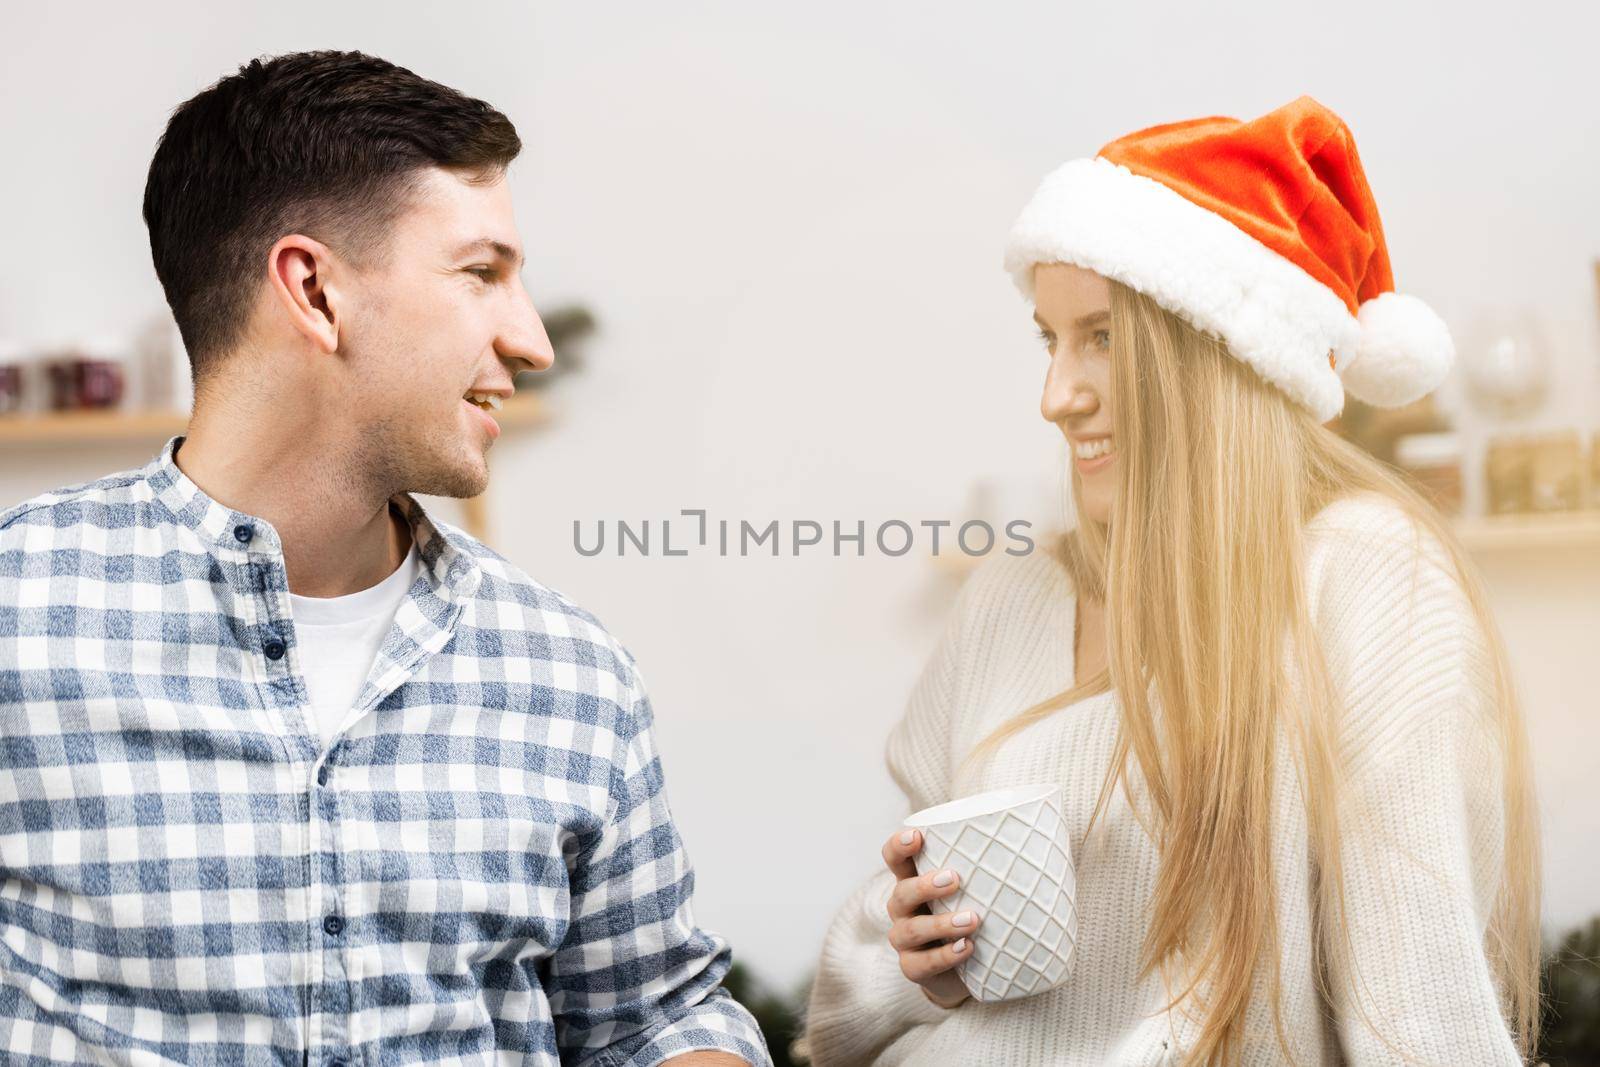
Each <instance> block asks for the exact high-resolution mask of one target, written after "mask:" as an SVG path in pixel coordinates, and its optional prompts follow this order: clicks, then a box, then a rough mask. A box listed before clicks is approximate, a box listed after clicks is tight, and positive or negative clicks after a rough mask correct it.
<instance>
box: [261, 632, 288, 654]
mask: <svg viewBox="0 0 1600 1067" xmlns="http://www.w3.org/2000/svg"><path fill="white" fill-rule="evenodd" d="M283 649H284V646H283V642H282V641H279V640H278V639H277V638H276V637H270V638H268V639H267V640H266V642H265V643H264V644H262V646H261V651H263V652H265V653H266V654H267V658H268V659H282V658H283Z"/></svg>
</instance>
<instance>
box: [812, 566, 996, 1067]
mask: <svg viewBox="0 0 1600 1067" xmlns="http://www.w3.org/2000/svg"><path fill="white" fill-rule="evenodd" d="M983 577H984V576H983V575H982V571H981V570H980V572H979V573H978V574H974V575H973V576H972V578H971V579H969V580H968V582H967V583H966V585H965V586H964V587H963V588H962V592H961V594H960V596H959V597H958V598H957V601H956V606H955V609H954V611H953V612H952V613H951V617H950V619H949V621H948V622H947V623H946V625H945V629H944V632H943V634H942V636H941V638H940V640H939V643H938V646H937V647H936V648H935V649H934V652H933V655H932V656H931V657H930V658H929V660H928V661H927V663H926V665H925V666H924V667H923V670H922V673H921V675H920V676H919V677H918V679H917V682H916V684H915V685H914V687H913V688H912V692H911V697H910V699H909V701H908V702H907V705H906V710H905V714H904V715H903V716H902V718H901V719H900V721H899V722H898V723H897V724H896V725H895V727H894V729H893V731H892V732H891V734H890V737H889V742H888V745H887V749H886V756H887V762H888V767H889V774H890V776H891V777H892V778H893V779H894V781H895V783H896V784H897V785H899V787H900V788H901V790H902V791H903V792H904V793H905V795H906V799H907V801H908V803H909V805H910V806H909V808H908V809H907V811H908V812H910V811H918V810H921V809H922V808H924V807H927V806H928V805H930V804H936V803H939V802H940V801H941V800H943V799H945V793H946V791H947V790H948V787H949V777H950V774H949V760H950V735H951V730H952V726H953V722H952V715H953V710H954V708H955V707H957V696H956V689H957V683H958V674H959V660H960V656H961V652H962V648H963V646H964V641H963V640H962V634H963V632H964V631H965V626H964V622H963V620H964V617H965V616H966V615H967V613H968V610H969V605H970V603H971V601H972V598H973V592H974V589H975V588H976V587H977V586H978V585H979V584H980V581H981V579H982V578H983ZM892 829H893V828H892V827H885V828H884V834H883V836H884V837H885V838H887V837H888V836H889V832H890V831H891V830H892ZM893 888H894V875H893V874H892V873H891V872H890V871H889V870H888V869H887V868H886V867H884V866H883V864H882V861H881V860H879V861H878V869H877V871H876V872H875V873H874V874H873V875H872V876H871V877H869V878H868V879H867V880H866V881H865V882H864V883H862V884H861V885H860V886H859V887H858V888H857V889H856V890H855V892H853V893H852V894H851V896H850V898H849V899H848V900H847V901H846V902H845V904H844V906H843V907H842V908H840V909H839V911H838V912H837V914H835V916H834V918H833V921H832V923H831V924H830V925H829V927H828V932H827V934H826V936H825V937H824V940H823V946H822V957H821V959H820V961H819V963H818V965H817V971H816V977H815V979H814V980H813V983H812V986H811V996H810V1001H809V1004H808V1006H807V1009H806V1022H805V1041H806V1045H807V1047H808V1051H809V1053H810V1055H811V1062H812V1063H813V1064H815V1065H816V1067H851V1065H854V1064H870V1063H872V1062H873V1061H874V1060H876V1059H877V1057H878V1056H879V1055H881V1054H882V1052H883V1050H884V1049H885V1048H887V1047H888V1046H889V1045H890V1044H891V1043H892V1042H893V1041H894V1040H895V1039H897V1038H898V1037H900V1036H901V1035H903V1034H904V1033H905V1032H906V1031H907V1030H909V1029H910V1028H911V1027H913V1026H916V1025H919V1024H922V1023H933V1022H938V1021H939V1020H941V1019H943V1018H945V1017H946V1016H947V1015H948V1014H949V1012H950V1010H952V1009H945V1008H941V1007H939V1006H938V1005H936V1004H934V1003H933V1002H932V1001H931V1000H929V999H928V998H927V997H926V996H925V995H924V994H923V992H922V987H921V986H919V985H917V984H916V983H915V982H912V981H911V980H909V979H908V978H906V977H905V975H904V974H902V973H901V971H900V958H899V955H898V953H896V952H895V950H894V948H893V947H892V946H891V945H890V944H889V912H888V903H889V892H890V890H892V889H893ZM953 1010H959V1009H953Z"/></svg>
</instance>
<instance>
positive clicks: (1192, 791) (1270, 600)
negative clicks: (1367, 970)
mask: <svg viewBox="0 0 1600 1067" xmlns="http://www.w3.org/2000/svg"><path fill="white" fill-rule="evenodd" d="M1111 336H1112V367H1111V404H1112V409H1113V413H1112V432H1113V434H1114V439H1115V441H1116V442H1117V453H1118V467H1119V468H1120V481H1119V485H1118V487H1117V497H1116V503H1115V505H1114V508H1115V521H1114V522H1112V523H1110V524H1109V525H1103V524H1100V523H1096V522H1093V521H1090V520H1088V519H1086V518H1083V517H1082V516H1083V509H1082V506H1081V497H1080V495H1079V494H1080V491H1081V487H1080V485H1079V483H1078V479H1077V476H1076V475H1074V476H1073V479H1072V485H1073V495H1074V499H1075V500H1077V501H1078V503H1079V507H1078V514H1079V516H1080V519H1079V522H1078V525H1077V528H1076V529H1075V530H1073V531H1071V532H1070V533H1069V534H1068V535H1066V536H1065V537H1064V538H1062V540H1061V541H1060V542H1059V544H1058V545H1056V546H1055V547H1056V551H1057V552H1058V553H1059V555H1060V558H1061V562H1062V563H1063V564H1064V565H1065V566H1066V568H1067V570H1068V572H1069V574H1070V576H1071V579H1072V582H1073V586H1074V588H1075V590H1076V595H1077V596H1078V597H1079V598H1080V599H1089V600H1092V601H1096V602H1099V603H1102V604H1103V605H1104V611H1105V618H1106V640H1107V653H1108V655H1107V660H1108V666H1107V668H1106V669H1105V670H1103V671H1101V672H1099V673H1098V674H1097V675H1096V676H1094V677H1092V678H1087V679H1080V680H1079V681H1078V682H1077V683H1076V684H1075V685H1074V686H1073V687H1072V688H1070V689H1068V690H1067V691H1066V692H1063V693H1060V694H1058V695H1056V696H1054V697H1052V698H1050V699H1048V700H1045V701H1043V702H1042V703H1040V704H1037V705H1035V706H1033V707H1031V708H1028V709H1026V710H1024V711H1022V712H1020V713H1019V714H1017V715H1015V716H1013V717H1012V718H1010V719H1008V720H1007V721H1006V722H1005V723H1004V724H1003V725H1002V726H1001V727H1000V728H998V729H997V730H995V731H994V732H993V733H992V734H990V735H989V736H988V737H986V738H985V739H984V740H983V741H982V742H980V743H979V744H978V745H977V746H976V747H975V748H974V749H973V750H972V752H970V753H969V754H968V757H967V759H968V762H969V763H970V762H971V761H974V760H978V759H981V758H983V757H985V756H987V755H992V754H993V752H994V751H995V750H996V748H997V747H998V746H999V745H1000V744H1001V743H1002V742H1004V741H1005V740H1006V739H1007V738H1009V737H1010V736H1012V735H1014V734H1015V733H1017V732H1018V731H1020V730H1024V729H1026V728H1027V727H1029V726H1031V725H1033V724H1034V723H1036V722H1038V721H1040V720H1041V719H1044V718H1045V717H1047V716H1049V715H1051V714H1053V713H1054V712H1056V711H1059V710H1060V709H1062V708H1064V707H1066V706H1067V705H1069V704H1073V703H1075V702H1077V701H1079V700H1081V699H1083V698H1084V697H1087V696H1091V695H1094V694H1096V693H1101V692H1104V691H1106V690H1107V689H1110V688H1113V687H1114V688H1115V689H1116V691H1117V694H1118V705H1119V707H1120V709H1121V712H1120V714H1121V720H1120V730H1119V735H1118V743H1117V749H1116V754H1115V755H1114V756H1113V758H1112V761H1111V766H1110V768H1109V769H1108V773H1107V776H1106V779H1105V782H1104V785H1103V787H1102V789H1101V791H1100V798H1099V802H1098V803H1097V805H1096V808H1095V814H1096V818H1098V815H1099V814H1100V812H1102V811H1103V810H1104V807H1105V804H1106V802H1107V800H1108V798H1109V797H1110V796H1111V795H1112V793H1113V791H1114V790H1115V788H1116V786H1117V783H1118V782H1119V781H1121V782H1122V783H1123V787H1124V790H1125V791H1126V790H1128V786H1129V779H1128V757H1129V755H1130V754H1131V755H1132V757H1133V758H1134V759H1135V760H1136V761H1137V764H1138V770H1139V772H1140V775H1141V789H1142V792H1143V794H1144V796H1145V803H1146V806H1147V807H1148V809H1149V810H1148V812H1147V813H1146V815H1145V816H1144V817H1145V821H1146V824H1147V826H1148V828H1149V829H1150V831H1151V833H1152V834H1153V836H1154V839H1155V841H1156V843H1157V846H1158V848H1159V849H1160V856H1161V863H1160V868H1159V873H1158V876H1157V884H1156V888H1155V894H1154V900H1153V902H1152V912H1151V915H1150V923H1149V931H1148V935H1147V938H1146V941H1145V944H1144V946H1143V956H1142V961H1143V967H1144V971H1143V973H1146V974H1149V973H1151V972H1152V970H1153V969H1154V970H1158V971H1159V973H1162V974H1163V976H1164V977H1166V978H1167V979H1168V982H1169V984H1168V992H1169V996H1171V998H1172V1001H1173V1004H1174V1006H1179V1005H1180V1004H1183V1003H1185V1002H1187V1006H1186V1007H1185V1010H1191V1011H1192V1010H1193V1009H1195V1008H1198V1009H1199V1011H1200V1013H1201V1016H1202V1023H1201V1028H1200V1032H1199V1037H1198V1038H1197V1040H1196V1043H1195V1045H1194V1047H1193V1048H1192V1049H1191V1050H1190V1052H1189V1056H1188V1059H1187V1062H1188V1063H1191V1064H1213V1063H1227V1062H1229V1061H1230V1060H1232V1059H1233V1058H1235V1056H1236V1055H1237V1053H1238V1051H1239V1049H1240V1046H1241V1042H1242V1039H1243V1035H1244V1020H1245V1011H1246V1007H1247V1006H1248V1004H1249V1001H1250V997H1251V991H1252V985H1253V983H1254V982H1255V981H1256V979H1257V977H1258V974H1257V972H1258V968H1261V967H1268V968H1271V970H1270V973H1266V974H1264V975H1262V976H1261V977H1263V978H1265V979H1266V981H1267V982H1268V983H1269V984H1268V988H1270V989H1271V991H1272V1009H1273V1018H1274V1021H1275V1024H1276V1026H1277V1029H1278V1038H1279V1042H1280V1044H1281V1045H1282V1044H1285V1042H1284V1041H1283V1035H1282V1026H1281V1020H1280V1018H1279V1012H1278V975H1277V956H1278V953H1277V938H1278V932H1277V929H1276V922H1275V919H1274V914H1275V912H1274V907H1273V904H1274V889H1273V885H1274V883H1273V872H1272V857H1271V852H1270V841H1269V830H1270V823H1271V817H1270V815H1271V804H1272V796H1271V783H1272V777H1273V776H1272V775H1271V774H1270V773H1267V770H1268V768H1269V767H1270V766H1271V764H1272V762H1273V760H1274V753H1275V745H1276V744H1277V742H1278V739H1279V737H1280V736H1282V737H1284V738H1285V739H1286V740H1288V741H1289V742H1290V743H1291V745H1292V749H1291V750H1292V751H1293V752H1294V753H1295V756H1296V759H1297V770H1298V773H1299V775H1300V779H1299V780H1300V783H1301V787H1302V790H1303V795H1304V797H1305V806H1306V815H1307V820H1308V822H1307V825H1308V827H1309V830H1310V836H1311V841H1310V847H1311V849H1312V856H1313V857H1314V860H1315V865H1316V872H1317V883H1316V894H1317V899H1316V902H1315V903H1316V909H1315V911H1316V917H1317V923H1318V945H1317V946H1316V950H1317V952H1318V953H1319V956H1318V970H1319V973H1324V974H1325V973H1326V966H1325V959H1324V958H1323V957H1322V956H1321V955H1320V954H1321V953H1322V952H1324V951H1326V950H1327V948H1328V947H1329V946H1344V947H1345V948H1347V947H1348V940H1347V937H1348V928H1347V927H1346V925H1345V920H1344V918H1343V910H1342V904H1343V874H1342V871H1341V869H1340V862H1339V850H1338V849H1337V848H1336V847H1332V846H1333V843H1334V842H1336V841H1337V840H1338V812H1337V805H1336V802H1335V801H1336V797H1337V796H1338V791H1339V775H1340V766H1339V761H1338V758H1337V753H1338V738H1337V732H1336V725H1335V724H1336V715H1335V702H1336V699H1337V698H1336V696H1335V693H1334V690H1333V687H1332V683H1331V681H1330V679H1329V675H1328V671H1327V667H1326V665H1325V663H1324V662H1323V658H1322V652H1321V648H1320V645H1319V642H1318V640H1317V639H1316V633H1315V630H1314V628H1313V625H1312V622H1311V620H1310V617H1309V614H1308V610H1307V606H1306V600H1305V590H1304V588H1303V577H1302V571H1301V565H1302V558H1303V557H1302V546H1301V534H1302V530H1303V529H1304V527H1305V525H1306V523H1307V522H1308V520H1309V519H1310V518H1311V517H1312V516H1314V515H1315V514H1316V513H1317V512H1318V511H1319V510H1320V509H1322V508H1323V507H1324V506H1326V505H1327V504H1329V503H1331V502H1333V501H1335V500H1338V499H1340V498H1343V497H1346V496H1350V495H1353V494H1356V493H1360V492H1363V491H1367V492H1376V493H1380V494H1382V495H1383V496H1385V497H1387V498H1389V499H1390V500H1393V501H1394V502H1395V503H1396V504H1398V505H1399V506H1400V507H1401V508H1402V509H1404V511H1405V512H1406V513H1407V514H1408V515H1410V516H1411V517H1412V519H1413V520H1415V522H1416V523H1418V524H1420V526H1421V527H1422V528H1423V529H1425V530H1427V531H1429V532H1431V533H1432V534H1433V535H1434V536H1435V537H1436V538H1437V539H1438V541H1439V543H1440V544H1441V545H1442V546H1444V548H1445V550H1446V552H1447V554H1448V556H1449V559H1450V561H1451V562H1452V563H1453V565H1454V569H1455V571H1456V574H1457V575H1458V577H1459V580H1460V584H1461V587H1462V588H1463V590H1464V591H1465V592H1466V595H1467V598H1468V600H1469V601H1470V603H1471V606H1472V609H1473V611H1474V612H1475V613H1476V615H1477V617H1478V619H1479V621H1480V622H1481V624H1482V629H1483V633H1484V635H1485V636H1486V638H1487V641H1488V644H1489V648H1490V651H1491V656H1490V659H1491V661H1492V662H1493V674H1494V684H1495V690H1496V696H1497V700H1496V706H1497V709H1498V729H1499V736H1500V741H1501V752H1502V754H1503V757H1504V775H1503V783H1504V815H1505V841H1504V848H1505V851H1504V855H1503V868H1502V869H1503V872H1504V874H1503V878H1502V882H1501V885H1500V887H1499V891H1498V893H1497V897H1496V900H1495V904H1494V911H1493V916H1492V919H1491V922H1490V925H1489V930H1488V939H1487V945H1486V948H1487V951H1488V953H1489V957H1490V960H1491V965H1492V968H1493V971H1494V974H1495V977H1496V979H1497V981H1498V986H1499V989H1500V992H1501V996H1502V999H1503V1002H1504V1010H1505V1012H1506V1015H1507V1018H1508V1019H1509V1021H1510V1023H1511V1025H1512V1028H1513V1032H1514V1034H1515V1036H1516V1038H1517V1040H1518V1043H1519V1045H1520V1046H1521V1048H1522V1050H1523V1052H1524V1055H1531V1054H1532V1051H1533V1049H1534V1047H1535V1045H1536V1043H1537V1030H1538V988H1539V987H1538V976H1539V855H1538V839H1537V830H1538V827H1537V814H1536V811H1535V808H1534V802H1533V791H1532V782H1531V775H1530V772H1529V770H1528V766H1527V751H1526V749H1527V742H1526V737H1525V733H1524V728H1523V724H1522V717H1521V713H1520V710H1519V707H1518V702H1517V698H1516V694H1515V692H1514V691H1513V688H1512V686H1511V683H1510V676H1509V669H1508V666H1507V661H1506V653H1505V645H1504V642H1503V640H1502V638H1501V637H1500V634H1499V632H1498V630H1497V628H1496V626H1495V624H1494V621H1493V619H1492V617H1491V615H1490V612H1489V610H1488V606H1487V600H1486V597H1485V594H1484V591H1483V586H1482V582H1481V579H1480V578H1479V577H1478V576H1477V572H1476V570H1475V568H1474V566H1473V565H1472V563H1471V561H1470V560H1469V559H1468V557H1467V555H1466V553H1465V551H1464V550H1463V549H1462V547H1461V545H1460V543H1459V541H1458V540H1457V538H1456V536H1455V534H1454V533H1453V531H1452V530H1451V528H1450V526H1449V525H1448V523H1447V522H1445V521H1444V520H1443V519H1442V518H1441V517H1440V516H1439V514H1438V513H1437V511H1436V510H1435V509H1434V508H1433V507H1432V506H1430V505H1429V504H1428V503H1427V502H1426V501H1425V500H1424V499H1423V498H1421V497H1420V496H1419V495H1418V494H1417V493H1416V492H1415V491H1413V490H1412V488H1411V487H1410V486H1409V485H1408V484H1407V483H1406V482H1405V481H1404V480H1403V479H1402V478H1400V477H1398V476H1397V475H1396V474H1395V473H1393V472H1392V471H1390V470H1389V469H1388V468H1386V467H1385V466H1384V465H1383V464H1381V463H1379V462H1378V461H1377V460H1376V459H1374V458H1373V457H1372V456H1371V455H1369V454H1368V453H1366V452H1364V451H1363V450H1361V449H1360V448H1358V447H1356V446H1354V445H1352V444H1351V443H1349V442H1347V441H1345V440H1344V439H1342V438H1341V437H1339V436H1338V435H1337V434H1335V433H1333V432H1332V431H1331V430H1329V429H1328V428H1326V427H1324V426H1322V425H1319V424H1318V423H1317V422H1316V421H1315V420H1314V418H1313V417H1312V416H1311V415H1309V414H1308V413H1307V412H1305V411H1304V410H1303V409H1302V408H1300V407H1299V406H1298V405H1296V404H1294V403H1292V402H1290V401H1289V400H1288V399H1287V398H1286V397H1285V396H1284V395H1283V394H1282V393H1280V392H1279V391H1278V390H1277V389H1276V388H1274V387H1273V386H1271V385H1270V384H1268V383H1267V382H1265V381H1264V380H1263V379H1261V378H1260V377H1259V376H1257V374H1256V373H1255V372H1254V371H1252V370H1251V369H1250V368H1249V367H1247V366H1246V365H1245V364H1243V363H1242V362H1240V361H1239V360H1238V359H1236V358H1234V357H1233V355H1232V354H1231V353H1230V352H1229V351H1228V348H1227V346H1226V344H1225V342H1223V341H1221V340H1219V339H1217V338H1214V337H1212V336H1210V335H1208V334H1205V333H1202V332H1200V331H1198V330H1196V329H1194V328H1193V327H1191V326H1190V325H1189V324H1188V323H1187V322H1185V321H1184V320H1183V319H1181V318H1180V317H1179V316H1177V315H1175V314H1173V313H1171V312H1169V311H1167V310H1166V309H1164V308H1162V307H1161V306H1160V305H1158V304H1156V303H1155V302H1154V301H1153V300H1151V299H1150V298H1148V297H1146V296H1144V295H1143V294H1141V293H1139V292H1137V291H1135V290H1133V289H1131V288H1129V287H1127V286H1124V285H1121V284H1119V283H1117V282H1116V281H1111ZM1286 633H1287V634H1288V635H1289V636H1290V637H1291V638H1292V639H1293V640H1292V642H1291V648H1292V654H1293V656H1294V659H1293V660H1291V663H1290V664H1285V662H1284V655H1285V653H1284V643H1283V642H1284V635H1285V634H1286ZM1289 666H1293V667H1294V669H1296V670H1298V671H1300V672H1301V677H1304V678H1307V679H1310V680H1311V684H1310V685H1308V686H1306V687H1305V693H1306V695H1307V696H1308V698H1309V700H1305V701H1287V700H1282V699H1280V698H1281V695H1282V694H1283V693H1284V692H1285V691H1286V687H1287V686H1288V685H1289V684H1290V683H1289V680H1288V679H1287V678H1286V677H1285V670H1286V669H1287V667H1289ZM1152 691H1153V692H1154V694H1155V696H1156V702H1157V704H1158V705H1159V707H1160V709H1161V712H1160V714H1159V715H1157V714H1154V713H1153V711H1152V702H1151V700H1150V695H1151V692H1152ZM1291 720H1292V721H1291ZM1280 728H1286V729H1285V730H1284V732H1283V733H1282V734H1281V735H1280ZM1132 798H1133V794H1132V793H1131V792H1130V793H1129V799H1130V801H1131V800H1132ZM1090 825H1091V828H1092V826H1093V821H1091V824H1090ZM1179 965H1181V967H1182V970H1183V971H1184V973H1185V974H1186V978H1185V979H1184V980H1183V981H1182V982H1180V983H1178V984H1181V985H1182V988H1178V989H1174V988H1173V984H1174V983H1173V982H1172V981H1171V974H1172V973H1173V971H1174V970H1175V969H1177V967H1178V966H1179ZM1201 989H1203V990H1204V994H1203V997H1202V995H1201V994H1200V992H1199V990H1201ZM1328 992H1329V991H1328V990H1327V989H1326V988H1325V989H1324V995H1325V996H1326V995H1328ZM1202 999H1203V1003H1198V1002H1199V1001H1201V1000H1202ZM1352 999H1353V1000H1356V1001H1357V1002H1359V998H1352ZM1361 1010H1362V1014H1363V1015H1365V1014H1366V1013H1365V1009H1361ZM1380 1036H1381V1035H1380ZM1285 1052H1286V1050H1285ZM1286 1054H1287V1053H1286Z"/></svg>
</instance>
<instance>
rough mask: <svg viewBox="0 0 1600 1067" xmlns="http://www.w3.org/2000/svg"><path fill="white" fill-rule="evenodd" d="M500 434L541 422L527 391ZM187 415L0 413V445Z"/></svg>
mask: <svg viewBox="0 0 1600 1067" xmlns="http://www.w3.org/2000/svg"><path fill="white" fill-rule="evenodd" d="M494 418H495V421H496V422H498V423H499V424H500V428H501V429H502V430H508V429H513V428H516V429H520V428H522V427H525V426H532V425H535V424H537V423H539V422H542V421H543V420H544V418H545V409H544V406H543V404H541V403H540V401H539V398H538V397H537V396H535V395H533V394H531V393H524V394H521V395H519V396H515V397H512V398H511V400H509V401H507V402H506V405H505V406H504V407H503V408H501V409H500V411H499V412H498V413H496V415H495V417H494ZM188 425H189V416H188V415H187V414H185V413H183V412H178V411H123V410H120V409H113V410H108V411H53V412H46V413H37V414H36V413H33V412H28V413H25V414H11V415H0V444H5V445H67V444H77V443H80V442H100V441H159V440H165V439H167V438H169V437H173V436H175V435H177V434H180V433H183V431H184V430H185V428H187V427H188Z"/></svg>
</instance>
